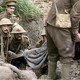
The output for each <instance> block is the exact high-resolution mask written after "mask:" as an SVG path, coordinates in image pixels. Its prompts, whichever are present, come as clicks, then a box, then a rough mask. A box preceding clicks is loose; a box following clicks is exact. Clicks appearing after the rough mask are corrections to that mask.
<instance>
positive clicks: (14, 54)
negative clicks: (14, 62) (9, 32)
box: [8, 51, 17, 58]
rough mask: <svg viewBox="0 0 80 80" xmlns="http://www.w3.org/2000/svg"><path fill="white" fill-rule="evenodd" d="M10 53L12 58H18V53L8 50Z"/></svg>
mask: <svg viewBox="0 0 80 80" xmlns="http://www.w3.org/2000/svg"><path fill="white" fill-rule="evenodd" d="M8 54H9V55H10V57H11V58H16V57H17V55H16V53H14V52H12V51H8Z"/></svg>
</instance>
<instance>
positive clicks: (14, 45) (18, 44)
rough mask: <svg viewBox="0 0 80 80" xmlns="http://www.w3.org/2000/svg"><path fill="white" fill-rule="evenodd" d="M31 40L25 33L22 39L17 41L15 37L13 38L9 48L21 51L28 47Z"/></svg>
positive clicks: (17, 52)
mask: <svg viewBox="0 0 80 80" xmlns="http://www.w3.org/2000/svg"><path fill="white" fill-rule="evenodd" d="M28 46H29V41H28V39H27V37H26V36H25V35H23V36H22V40H21V41H17V40H15V39H14V38H13V39H12V40H11V42H10V45H9V50H10V51H13V52H14V53H16V54H19V53H20V50H25V49H28Z"/></svg>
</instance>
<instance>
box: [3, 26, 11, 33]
mask: <svg viewBox="0 0 80 80" xmlns="http://www.w3.org/2000/svg"><path fill="white" fill-rule="evenodd" d="M9 26H10V25H2V31H3V32H4V33H5V34H7V33H9V31H10V27H9Z"/></svg>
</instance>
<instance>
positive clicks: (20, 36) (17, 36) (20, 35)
mask: <svg viewBox="0 0 80 80" xmlns="http://www.w3.org/2000/svg"><path fill="white" fill-rule="evenodd" d="M14 37H15V38H16V39H17V40H21V39H22V33H16V34H14Z"/></svg>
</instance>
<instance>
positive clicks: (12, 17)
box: [0, 11, 19, 23]
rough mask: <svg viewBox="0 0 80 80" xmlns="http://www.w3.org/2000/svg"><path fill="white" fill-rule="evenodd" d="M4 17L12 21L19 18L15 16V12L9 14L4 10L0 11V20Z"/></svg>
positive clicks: (17, 20) (16, 20)
mask: <svg viewBox="0 0 80 80" xmlns="http://www.w3.org/2000/svg"><path fill="white" fill-rule="evenodd" d="M5 17H6V18H8V19H10V20H11V22H12V23H15V22H19V19H18V18H17V16H16V15H15V14H12V15H10V14H7V13H6V11H4V12H1V13H0V20H1V19H2V18H5Z"/></svg>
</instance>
